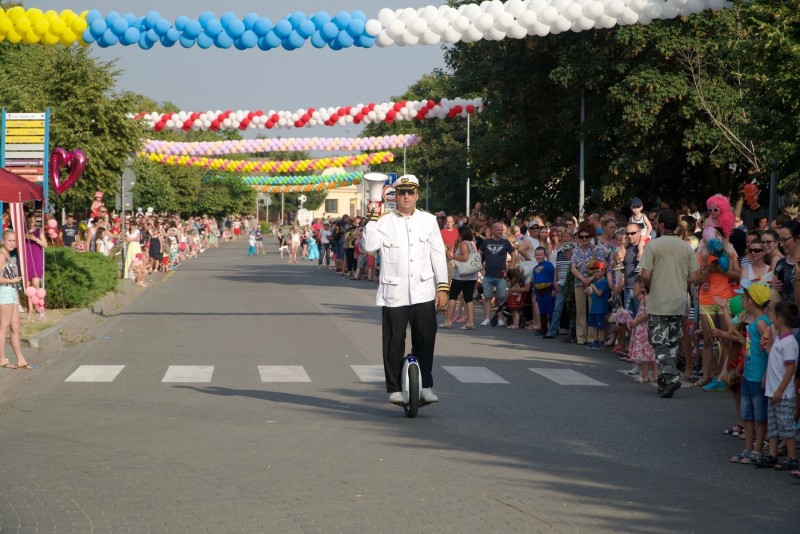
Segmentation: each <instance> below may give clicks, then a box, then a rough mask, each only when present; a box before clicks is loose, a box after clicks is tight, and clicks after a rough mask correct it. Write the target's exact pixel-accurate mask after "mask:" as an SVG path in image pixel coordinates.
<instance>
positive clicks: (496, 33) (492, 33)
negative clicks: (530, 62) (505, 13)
mask: <svg viewBox="0 0 800 534" xmlns="http://www.w3.org/2000/svg"><path fill="white" fill-rule="evenodd" d="M484 36H485V37H486V39H488V40H489V41H502V40H503V39H505V38H506V32H504V31H500V30H498V29H497V28H489V29H488V30H487V31H486V33H485V34H484Z"/></svg>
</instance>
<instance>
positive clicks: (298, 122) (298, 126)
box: [294, 121, 303, 128]
mask: <svg viewBox="0 0 800 534" xmlns="http://www.w3.org/2000/svg"><path fill="white" fill-rule="evenodd" d="M294 126H295V128H302V127H303V123H302V122H301V121H294Z"/></svg>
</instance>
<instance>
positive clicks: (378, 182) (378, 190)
mask: <svg viewBox="0 0 800 534" xmlns="http://www.w3.org/2000/svg"><path fill="white" fill-rule="evenodd" d="M388 179H389V176H388V175H386V174H383V173H382V172H368V173H367V174H365V175H364V180H365V182H366V184H367V188H368V190H367V200H368V201H369V206H370V213H369V216H368V217H366V218H365V219H364V220H365V221H366V220H367V219H373V220H374V219H375V218H377V217H378V216H379V215H380V214H381V211H382V209H383V187H384V186H385V185H386V181H387V180H388Z"/></svg>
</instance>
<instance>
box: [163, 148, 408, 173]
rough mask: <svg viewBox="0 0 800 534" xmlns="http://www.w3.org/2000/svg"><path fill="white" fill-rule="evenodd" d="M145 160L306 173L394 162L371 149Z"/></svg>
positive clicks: (220, 168) (229, 169) (387, 154)
mask: <svg viewBox="0 0 800 534" xmlns="http://www.w3.org/2000/svg"><path fill="white" fill-rule="evenodd" d="M147 159H148V160H150V161H152V162H153V163H161V164H162V165H178V166H182V167H195V168H203V169H211V170H215V171H224V172H264V173H287V172H310V171H324V170H326V169H334V168H343V167H360V166H362V165H380V164H382V163H391V162H392V161H394V154H393V153H392V152H375V153H372V154H358V155H355V156H339V157H334V158H320V159H304V160H297V161H264V160H244V161H242V160H230V159H222V158H205V157H192V156H167V155H164V154H150V155H149V156H147Z"/></svg>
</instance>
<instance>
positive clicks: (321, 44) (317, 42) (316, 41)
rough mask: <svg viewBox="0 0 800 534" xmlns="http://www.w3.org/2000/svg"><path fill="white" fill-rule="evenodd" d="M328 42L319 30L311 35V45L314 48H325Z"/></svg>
mask: <svg viewBox="0 0 800 534" xmlns="http://www.w3.org/2000/svg"><path fill="white" fill-rule="evenodd" d="M327 44H328V41H326V40H325V38H324V37H323V36H322V35H321V34H320V33H319V30H317V31H315V32H314V35H312V36H311V46H313V47H314V48H325V46H326V45H327Z"/></svg>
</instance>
